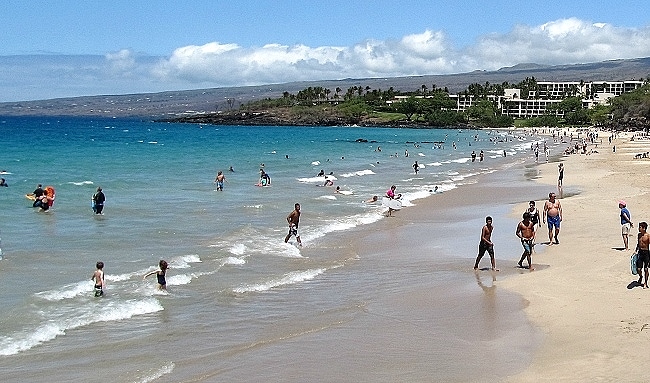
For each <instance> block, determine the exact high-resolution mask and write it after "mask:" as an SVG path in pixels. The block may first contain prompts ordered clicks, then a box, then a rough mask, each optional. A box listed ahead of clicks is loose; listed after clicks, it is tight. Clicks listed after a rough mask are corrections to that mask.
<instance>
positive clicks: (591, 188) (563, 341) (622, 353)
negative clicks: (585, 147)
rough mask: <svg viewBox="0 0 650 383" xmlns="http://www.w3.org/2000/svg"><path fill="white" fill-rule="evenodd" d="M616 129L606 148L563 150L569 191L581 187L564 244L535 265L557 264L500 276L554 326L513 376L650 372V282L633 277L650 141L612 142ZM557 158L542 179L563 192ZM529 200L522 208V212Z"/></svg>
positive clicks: (535, 315)
mask: <svg viewBox="0 0 650 383" xmlns="http://www.w3.org/2000/svg"><path fill="white" fill-rule="evenodd" d="M609 135H610V133H607V132H601V133H600V140H602V142H603V144H600V145H598V146H597V147H596V149H595V150H597V151H598V153H594V154H591V155H578V154H573V155H568V156H564V158H562V161H563V162H564V167H565V169H566V170H565V176H564V189H567V188H572V189H575V188H577V189H579V193H578V194H576V195H572V196H565V197H564V198H561V200H560V201H561V204H562V207H563V221H562V227H561V232H560V236H559V239H560V244H559V245H553V246H548V245H545V244H541V245H538V246H537V247H540V246H541V247H544V249H543V253H541V254H535V255H534V256H533V265H545V266H547V267H545V268H544V269H541V270H540V269H538V270H535V271H533V272H529V273H526V274H523V275H520V276H517V277H515V278H507V279H505V280H503V281H499V287H502V288H505V289H508V290H510V291H514V292H517V293H518V294H521V295H522V296H523V298H525V299H526V300H527V301H528V306H527V307H526V309H525V312H526V315H527V317H528V318H529V319H530V320H531V321H532V322H533V323H534V324H535V325H536V326H538V327H539V328H540V329H541V330H542V332H543V334H544V340H543V341H542V345H541V347H540V349H539V350H538V352H536V353H535V355H534V361H533V363H532V365H531V366H530V367H529V368H528V369H526V370H525V371H524V372H523V373H520V374H516V375H513V376H511V377H510V378H509V379H508V381H509V382H540V381H548V382H557V381H561V382H587V381H601V382H614V381H616V382H641V381H647V380H648V377H647V372H646V371H644V370H645V369H644V368H639V366H638V361H639V358H640V360H644V358H643V355H645V352H644V350H645V347H646V346H645V345H646V343H647V342H648V340H649V338H650V314H649V312H650V310H649V309H650V296H649V295H648V294H650V290H648V289H642V288H641V287H640V286H637V285H636V284H635V283H633V282H635V281H636V279H637V277H636V276H634V275H632V274H631V272H630V255H631V254H632V252H633V250H634V247H635V246H636V236H637V233H638V223H639V222H641V221H646V222H648V221H650V207H649V206H648V203H647V202H648V196H647V192H646V190H647V187H644V186H645V184H646V183H647V181H646V180H647V178H646V177H647V176H648V169H649V168H648V164H649V163H650V162H649V161H650V159H648V158H645V159H644V158H642V159H635V155H636V154H637V153H644V152H647V151H648V150H650V141H646V140H635V141H631V140H630V138H631V137H632V135H633V134H632V133H622V134H620V135H619V136H618V138H617V139H615V140H614V141H613V142H612V145H608V144H607V142H608V137H609ZM613 145H615V146H616V152H613V150H612V146H613ZM593 147H594V146H593V145H590V147H589V148H590V149H591V148H593ZM557 165H558V164H557V163H545V164H540V165H539V170H540V172H539V174H540V177H539V178H538V182H539V183H541V184H543V185H548V188H549V191H555V190H556V184H557V177H558V171H557ZM621 199H622V200H625V201H626V202H627V207H628V209H629V210H630V212H631V215H632V222H633V224H634V227H633V228H632V231H631V235H630V248H631V250H629V251H624V249H623V240H622V237H621V225H620V218H619V213H620V210H619V208H618V201H619V200H621ZM538 205H539V204H538ZM540 207H541V206H540ZM525 208H526V205H525V204H521V205H519V206H517V207H516V208H515V210H514V211H513V215H519V214H520V212H523V211H524V210H525ZM537 241H538V243H539V242H541V243H547V242H548V231H547V229H546V227H544V226H542V227H541V228H540V231H539V232H538V235H537Z"/></svg>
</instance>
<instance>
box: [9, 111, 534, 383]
mask: <svg viewBox="0 0 650 383" xmlns="http://www.w3.org/2000/svg"><path fill="white" fill-rule="evenodd" d="M0 132H1V134H2V140H1V142H0V170H2V177H3V178H5V179H6V180H7V183H8V184H9V187H7V188H1V190H0V238H1V242H0V248H1V252H2V253H1V254H2V255H1V257H2V258H1V259H0V307H2V313H1V314H0V373H1V374H2V376H3V381H16V382H19V381H31V382H40V381H43V382H44V381H88V380H90V379H95V378H96V377H97V376H101V377H102V378H103V379H108V380H111V381H120V382H150V381H170V382H175V381H251V382H253V381H262V380H263V377H267V378H266V381H291V379H287V375H283V373H282V371H284V372H285V373H286V372H287V371H291V368H294V367H291V366H288V365H287V364H284V365H283V366H282V367H280V368H279V370H277V369H276V368H274V358H281V357H280V356H279V355H284V357H286V356H287V355H292V352H297V351H296V350H301V348H309V347H308V345H309V344H310V342H311V341H312V339H313V338H314V337H316V338H318V337H320V336H324V335H323V334H325V333H327V331H326V330H325V331H322V330H323V329H332V328H338V327H340V326H341V325H344V326H348V330H349V329H350V328H351V329H354V328H357V326H360V325H361V323H363V322H364V321H365V320H366V319H364V312H365V311H364V310H365V309H364V307H366V306H367V305H368V304H369V302H370V303H371V304H372V303H377V302H378V301H379V300H381V299H384V298H385V297H381V298H377V297H376V296H375V295H372V294H370V293H369V292H368V285H369V284H377V283H379V284H390V283H395V282H399V281H400V280H403V281H409V280H418V279H419V278H421V277H422V276H421V275H418V274H414V275H409V274H408V272H406V273H402V274H399V273H397V274H396V275H391V280H392V282H389V281H386V280H385V278H386V274H385V273H386V270H387V269H390V268H391V267H394V265H393V266H390V265H385V268H382V267H380V266H379V265H381V263H377V264H375V265H373V267H372V268H367V269H363V267H362V266H361V265H362V264H363V262H360V260H359V257H358V254H357V253H356V252H355V251H354V248H353V247H350V246H347V245H348V244H347V243H341V242H340V240H341V238H342V237H341V235H342V234H345V233H350V232H355V231H358V232H360V233H361V232H364V230H375V229H376V228H377V226H378V225H379V226H381V222H382V220H386V219H387V218H385V217H384V215H383V213H384V212H385V208H384V207H382V205H381V203H377V204H369V203H366V202H365V201H366V200H368V199H369V198H371V197H372V196H373V195H377V196H379V198H380V200H381V197H382V196H383V195H384V193H385V191H386V190H387V189H388V188H389V187H390V186H391V185H396V186H397V190H396V192H398V193H401V194H402V195H403V205H404V208H405V209H417V205H418V201H420V200H422V199H423V198H436V194H438V193H443V192H446V191H449V190H452V189H455V188H460V187H463V186H464V185H467V184H472V183H475V182H477V179H478V177H479V176H481V175H484V174H487V173H492V172H497V171H500V169H503V168H506V167H508V166H512V164H513V163H518V162H522V161H526V160H529V158H530V147H531V144H532V143H533V142H535V140H536V138H535V137H530V136H512V135H510V134H509V133H507V132H504V131H478V130H457V129H422V130H419V129H397V128H394V129H393V128H360V127H284V126H261V127H241V126H211V125H188V124H172V123H156V122H150V121H140V120H130V119H113V118H105V119H98V118H68V117H61V118H54V117H47V118H40V117H39V118H37V117H0ZM480 150H483V151H484V152H485V160H484V161H482V162H479V160H478V156H477V160H476V162H472V161H471V156H470V155H471V152H472V151H475V152H476V153H477V154H478V153H479V151H480ZM407 153H408V155H407ZM504 153H505V154H506V156H504ZM414 161H418V163H419V164H420V165H421V166H422V167H421V168H420V171H419V173H418V174H417V175H416V174H414V172H413V168H412V165H413V163H414ZM231 166H232V168H233V169H234V171H233V172H231V171H229V168H230V167H231ZM261 168H263V169H264V170H265V171H266V172H267V173H269V174H270V176H271V178H272V184H271V186H269V187H258V186H256V184H257V183H258V180H259V172H260V169H261ZM218 170H222V171H223V172H224V173H225V175H226V179H227V182H226V184H225V187H224V190H223V191H217V190H216V187H215V185H214V184H213V180H214V178H215V175H216V172H217V171H218ZM320 170H323V171H324V172H325V173H330V172H332V173H333V178H332V179H333V180H334V186H329V187H326V186H323V184H324V178H323V177H318V176H317V174H318V173H319V171H320ZM39 183H41V184H43V186H46V185H51V186H53V187H55V189H56V200H55V203H54V206H53V208H52V209H51V210H50V211H49V212H47V213H43V212H38V211H37V210H36V209H34V208H32V207H31V201H29V200H27V199H26V198H25V194H26V193H30V192H32V191H33V190H34V189H35V187H36V185H37V184H39ZM98 186H101V187H102V188H103V189H104V192H105V194H106V199H107V200H106V205H105V208H104V215H100V216H98V215H94V214H93V212H92V210H91V196H92V194H93V193H94V191H95V189H96V188H97V187H98ZM336 186H339V187H340V188H341V190H342V191H343V192H344V194H341V193H336V192H335V187H336ZM436 188H437V189H436ZM436 190H437V191H436ZM294 203H300V204H301V206H302V216H301V224H300V232H301V237H302V241H303V244H304V246H303V247H299V246H297V244H296V243H295V239H292V240H291V241H290V243H288V244H285V243H284V241H283V239H284V236H285V235H286V233H287V224H286V216H287V215H288V214H289V213H290V212H291V210H292V209H293V205H294ZM439 256H440V262H446V261H447V260H448V259H449V256H450V254H449V252H448V251H447V252H445V251H440V255H439ZM452 256H453V255H452ZM428 257H429V258H428V259H427V262H429V263H430V262H433V263H435V262H436V259H437V258H436V253H435V252H434V253H433V255H428ZM160 259H165V260H167V261H168V262H169V264H170V270H169V272H168V275H167V283H168V291H162V292H161V291H158V290H157V288H156V282H155V277H152V278H148V279H147V280H143V278H142V276H143V275H144V274H145V273H146V272H148V271H151V270H154V269H155V268H156V266H157V264H158V261H159V260H160ZM100 260H101V261H103V262H104V263H105V264H106V266H105V269H104V270H105V273H106V281H107V289H106V295H105V296H104V297H102V298H95V297H94V296H93V294H92V290H93V289H92V285H93V284H92V281H91V280H90V277H91V275H92V272H93V271H94V268H95V263H96V262H97V261H100ZM408 270H413V269H408ZM360 275H363V278H359V276H360ZM438 277H439V278H440V280H441V281H443V282H444V281H450V280H454V279H455V278H457V275H455V274H454V273H452V272H445V273H441V274H440V275H438ZM375 287H376V286H375ZM373 291H374V289H373ZM391 291H392V292H393V293H395V294H401V293H405V292H403V291H399V289H398V290H397V291H395V290H391ZM441 294H458V291H455V292H450V291H446V292H444V291H443V292H441ZM436 299H437V300H440V302H439V303H442V302H444V301H445V300H444V295H441V296H438V298H436ZM449 309H450V310H452V309H453V307H450V308H449ZM452 327H453V323H448V324H447V326H446V327H445V326H442V327H440V328H436V329H435V331H433V330H432V331H433V333H427V336H433V337H435V336H436V334H439V335H440V334H444V333H447V332H450V331H452ZM350 331H352V330H350ZM363 331H364V330H363V329H360V328H359V329H357V331H352V332H353V333H354V334H357V335H358V334H359V333H361V332H363ZM362 339H363V338H362ZM314 341H315V340H314ZM367 341H368V344H367V345H366V346H368V347H374V346H376V340H375V341H371V340H367ZM363 346H364V345H363V340H361V341H360V343H358V345H357V347H359V348H361V349H363ZM289 351H291V352H289ZM330 351H331V350H330ZM336 355H337V353H336V352H331V355H330V357H332V358H335V357H336ZM403 356H404V355H402V357H403ZM315 363H316V362H314V364H306V365H303V366H302V367H301V368H300V369H298V370H299V371H300V373H299V372H296V373H295V374H294V375H291V376H293V377H294V381H305V378H307V380H309V379H308V378H309V376H311V377H312V378H313V377H315V376H317V375H314V373H315V372H316V371H320V370H323V365H318V364H315ZM339 363H340V361H339V362H336V361H332V362H331V364H330V365H331V366H332V367H331V368H332V369H337V370H338V371H339V375H336V374H334V375H331V379H330V380H331V381H346V377H349V375H346V374H344V373H341V370H340V369H339V367H340V366H339ZM440 363H441V366H439V367H435V366H434V367H432V368H433V370H439V371H443V372H441V374H442V375H440V377H445V379H451V378H450V377H449V376H448V375H445V374H448V372H446V371H447V370H446V369H445V368H444V366H445V365H450V366H452V367H453V366H462V365H463V363H464V362H463V361H462V360H460V359H459V360H454V357H453V356H449V357H448V360H444V361H442V362H440ZM246 364H249V365H251V366H255V367H256V368H251V369H247V368H246ZM404 365H408V362H404ZM260 366H264V367H265V368H263V369H261V370H260ZM276 367H277V366H276ZM402 367H404V366H402ZM287 368H288V370H287ZM298 370H297V371H298ZM451 370H453V368H451ZM301 374H306V375H301ZM458 374H459V375H458V376H456V377H457V378H459V377H460V378H462V376H463V375H462V372H458ZM393 378H394V376H393V377H390V378H387V380H386V381H394V379H393ZM460 378H459V379H460ZM410 380H411V381H417V380H419V379H418V378H417V377H411V379H410ZM434 380H435V379H434ZM452 380H453V379H452ZM460 380H462V379H460ZM375 381H377V379H375ZM379 381H381V379H379Z"/></svg>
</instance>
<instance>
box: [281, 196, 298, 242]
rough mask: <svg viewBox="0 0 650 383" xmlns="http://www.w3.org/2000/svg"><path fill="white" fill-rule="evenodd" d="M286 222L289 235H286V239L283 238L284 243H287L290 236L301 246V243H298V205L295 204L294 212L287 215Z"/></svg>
mask: <svg viewBox="0 0 650 383" xmlns="http://www.w3.org/2000/svg"><path fill="white" fill-rule="evenodd" d="M287 222H288V223H289V234H287V236H286V237H284V243H287V242H289V238H291V236H292V235H295V236H296V241H298V244H300V246H302V242H301V241H300V234H298V222H300V204H299V203H297V204H296V205H295V207H294V210H293V211H292V212H291V213H289V215H288V216H287Z"/></svg>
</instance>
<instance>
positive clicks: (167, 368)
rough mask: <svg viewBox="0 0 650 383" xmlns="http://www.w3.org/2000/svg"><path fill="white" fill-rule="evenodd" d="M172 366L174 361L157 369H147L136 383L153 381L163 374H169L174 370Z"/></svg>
mask: <svg viewBox="0 0 650 383" xmlns="http://www.w3.org/2000/svg"><path fill="white" fill-rule="evenodd" d="M174 367H175V365H174V362H168V363H166V364H165V365H163V366H161V367H160V368H158V369H155V370H149V371H147V372H145V375H144V376H143V377H142V379H141V380H140V381H138V383H149V382H153V381H155V380H157V379H158V378H160V377H161V376H163V375H167V374H171V372H172V371H174Z"/></svg>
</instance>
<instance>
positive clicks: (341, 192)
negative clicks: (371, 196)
mask: <svg viewBox="0 0 650 383" xmlns="http://www.w3.org/2000/svg"><path fill="white" fill-rule="evenodd" d="M339 194H343V195H352V192H351V191H349V190H339Z"/></svg>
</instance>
